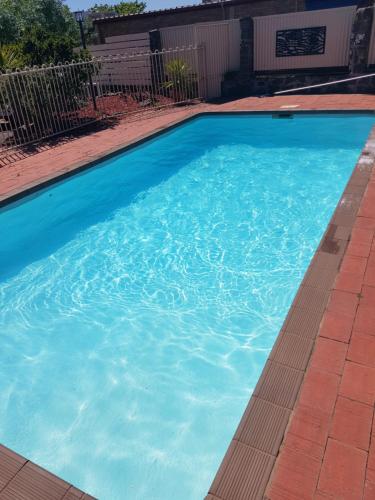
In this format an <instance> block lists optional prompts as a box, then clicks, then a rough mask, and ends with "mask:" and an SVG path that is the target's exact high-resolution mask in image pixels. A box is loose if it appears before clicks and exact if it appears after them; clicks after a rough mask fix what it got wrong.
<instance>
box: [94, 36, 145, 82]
mask: <svg viewBox="0 0 375 500" xmlns="http://www.w3.org/2000/svg"><path fill="white" fill-rule="evenodd" d="M105 42H106V43H104V44H101V45H91V46H89V47H88V50H89V51H90V52H91V54H92V55H93V56H94V57H100V58H101V57H106V56H117V55H121V56H125V55H126V56H129V55H132V54H135V53H142V54H144V53H146V52H148V51H149V50H150V37H149V34H148V33H137V34H136V35H118V36H110V37H108V38H106V39H105ZM100 81H101V84H102V85H141V84H142V85H150V84H151V63H150V59H149V57H147V56H144V57H142V58H135V59H131V58H130V59H126V60H122V61H119V60H118V59H114V60H111V59H110V58H108V60H107V61H105V62H103V63H102V64H101V66H100Z"/></svg>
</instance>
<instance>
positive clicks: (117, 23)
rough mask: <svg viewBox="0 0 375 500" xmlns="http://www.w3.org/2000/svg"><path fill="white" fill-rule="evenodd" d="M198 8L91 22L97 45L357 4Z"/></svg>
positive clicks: (207, 4)
mask: <svg viewBox="0 0 375 500" xmlns="http://www.w3.org/2000/svg"><path fill="white" fill-rule="evenodd" d="M202 2H203V3H201V4H199V5H191V6H186V7H175V8H170V9H164V10H157V11H150V12H144V13H143V14H134V15H127V16H105V17H102V18H100V19H95V20H94V26H95V29H96V31H97V33H98V39H99V42H100V43H104V41H105V38H106V37H110V36H115V35H128V34H135V33H144V32H147V31H151V30H153V29H159V28H167V27H170V26H182V25H186V24H195V23H202V22H212V21H222V20H227V19H240V18H242V17H255V16H267V15H272V14H284V13H287V12H300V11H305V10H315V9H322V8H324V9H329V8H333V7H342V6H347V5H355V4H357V3H358V2H357V0H221V1H220V0H202Z"/></svg>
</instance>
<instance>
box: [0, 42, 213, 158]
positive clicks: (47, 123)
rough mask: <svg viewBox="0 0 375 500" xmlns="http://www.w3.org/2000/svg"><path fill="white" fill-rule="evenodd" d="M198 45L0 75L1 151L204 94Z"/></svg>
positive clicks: (198, 97) (187, 100)
mask: <svg viewBox="0 0 375 500" xmlns="http://www.w3.org/2000/svg"><path fill="white" fill-rule="evenodd" d="M203 56H204V55H203V52H202V47H196V46H195V47H193V46H192V47H183V48H176V49H171V50H163V51H161V52H153V53H151V52H147V53H143V54H132V55H119V56H111V57H103V58H95V59H92V60H89V61H78V62H71V63H68V64H60V65H57V66H46V67H37V68H26V69H23V70H19V71H15V72H12V73H5V74H1V75H0V157H1V156H4V155H5V154H7V152H9V151H10V150H13V149H17V148H19V147H22V146H26V145H30V144H34V143H36V142H38V141H41V140H43V139H47V138H50V137H53V136H56V135H58V134H61V133H63V132H68V131H71V130H74V129H76V128H78V127H82V126H84V125H86V124H88V123H92V122H94V121H97V120H101V119H103V118H108V117H114V116H117V115H124V114H130V113H139V112H143V111H144V110H147V109H148V110H149V109H155V108H161V107H165V106H173V105H175V104H179V103H187V102H191V101H193V100H197V99H200V98H202V97H204V95H205V81H204V57H203Z"/></svg>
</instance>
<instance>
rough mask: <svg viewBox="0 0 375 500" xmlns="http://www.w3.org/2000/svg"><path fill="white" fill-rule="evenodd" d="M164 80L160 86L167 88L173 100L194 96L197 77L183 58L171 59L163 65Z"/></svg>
mask: <svg viewBox="0 0 375 500" xmlns="http://www.w3.org/2000/svg"><path fill="white" fill-rule="evenodd" d="M164 72H165V75H166V80H165V82H164V83H163V85H162V88H163V89H165V90H167V91H168V92H169V94H170V96H171V97H172V98H173V99H174V101H176V102H179V101H185V100H187V99H191V98H192V97H194V90H195V89H196V84H197V78H196V75H195V74H194V73H193V70H192V68H191V67H190V66H189V65H188V64H187V62H186V61H184V60H183V59H172V60H171V61H169V62H168V63H167V64H166V65H165V67H164Z"/></svg>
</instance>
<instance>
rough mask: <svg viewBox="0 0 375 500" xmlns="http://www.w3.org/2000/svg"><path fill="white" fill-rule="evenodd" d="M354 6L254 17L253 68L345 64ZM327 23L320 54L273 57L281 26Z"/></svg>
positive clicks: (279, 68)
mask: <svg viewBox="0 0 375 500" xmlns="http://www.w3.org/2000/svg"><path fill="white" fill-rule="evenodd" d="M354 14H355V6H352V7H343V8H339V9H325V10H315V11H307V12H296V13H288V14H282V15H275V16H265V17H255V18H254V69H255V71H273V70H283V69H303V68H323V67H335V66H347V65H348V62H349V47H350V33H351V28H352V24H353V19H354ZM317 26H326V29H327V32H326V44H325V52H324V54H321V55H311V56H289V57H276V32H277V31H279V30H284V29H296V28H312V27H317Z"/></svg>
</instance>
